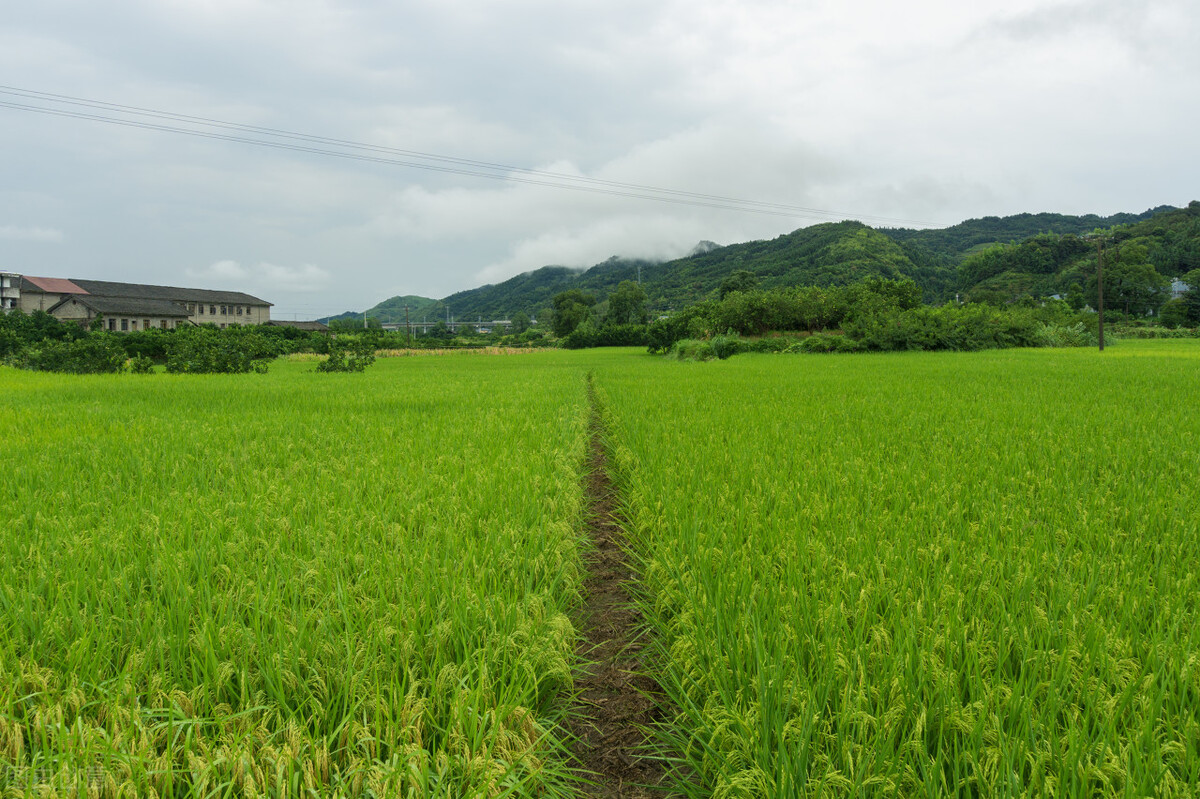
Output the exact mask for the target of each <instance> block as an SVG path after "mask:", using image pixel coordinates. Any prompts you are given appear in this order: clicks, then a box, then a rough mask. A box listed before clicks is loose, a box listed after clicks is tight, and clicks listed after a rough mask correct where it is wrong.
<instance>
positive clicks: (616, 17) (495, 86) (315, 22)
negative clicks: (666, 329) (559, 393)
mask: <svg viewBox="0 0 1200 799" xmlns="http://www.w3.org/2000/svg"><path fill="white" fill-rule="evenodd" d="M6 11H9V12H10V13H7V14H6V17H5V24H4V26H3V30H0V67H2V68H3V69H2V70H0V71H3V72H4V74H5V75H6V76H7V77H6V78H5V83H6V84H8V85H12V86H24V87H27V88H31V89H35V90H38V91H45V92H54V93H58V94H62V95H71V96H75V97H88V98H93V99H99V100H104V101H109V102H113V103H120V104H123V105H129V106H140V107H144V108H157V109H162V110H166V111H173V112H178V113H182V114H191V115H194V116H198V117H208V118H213V119H225V120H230V121H234V122H242V123H245V124H251V125H261V126H264V127H269V128H276V129H282V130H291V131H299V132H303V133H311V134H314V135H318V136H325V137H328V138H329V139H343V140H349V141H356V142H364V143H372V144H378V145H382V146H386V147H395V148H399V149H404V150H419V151H424V152H429V153H438V154H443V155H449V156H458V157H461V158H465V159H475V160H477V161H482V162H492V163H502V164H512V165H515V166H522V167H538V166H540V167H541V168H542V169H545V170H550V171H558V172H564V173H567V174H574V175H580V176H584V175H586V176H588V177H592V178H597V179H603V180H609V181H615V182H621V183H630V184H639V185H646V184H649V185H655V186H662V187H666V188H672V189H680V190H684V191H689V192H700V193H704V194H711V195H719V196H723V197H739V198H745V199H752V200H760V201H767V202H772V203H784V204H789V205H793V206H802V207H807V208H819V209H828V210H833V211H843V212H845V214H844V215H845V216H859V217H864V216H867V215H872V216H886V217H893V218H915V219H917V220H923V221H930V222H937V223H946V224H949V223H953V222H956V221H959V220H962V219H964V218H967V217H971V216H981V215H986V214H1005V213H1016V212H1019V211H1060V212H1064V213H1082V212H1091V211H1094V212H1098V213H1112V212H1114V211H1119V210H1130V211H1138V210H1142V209H1144V208H1146V207H1149V206H1152V205H1157V204H1159V203H1163V202H1169V203H1173V204H1184V203H1186V202H1187V201H1188V200H1191V199H1195V197H1194V195H1193V192H1194V187H1195V186H1196V185H1200V161H1197V160H1196V159H1195V158H1194V157H1193V156H1192V150H1193V149H1194V144H1193V142H1192V141H1191V140H1192V138H1194V137H1193V136H1192V134H1191V131H1194V130H1196V129H1198V128H1200V103H1196V102H1194V99H1195V97H1196V89H1195V85H1196V84H1195V75H1196V74H1197V69H1198V68H1200V48H1196V47H1195V46H1194V42H1195V40H1196V35H1197V26H1198V21H1200V13H1198V12H1197V10H1196V7H1195V3H1194V0H1011V1H1010V2H1006V3H1004V4H1001V5H998V4H987V3H984V4H978V3H976V4H972V3H962V2H958V0H916V2H914V3H908V4H896V3H892V2H885V0H862V2H860V3H851V4H848V3H844V2H841V1H840V0H805V2H802V3H796V2H794V0H663V2H660V3H651V4H647V3H644V2H639V0H578V2H572V3H569V4H563V3H561V2H554V1H552V0H514V2H510V3H504V4H497V3H494V2H491V0H405V2H401V3H383V2H379V1H378V0H337V1H336V2H335V1H334V0H296V2H292V3H283V4H281V3H278V2H273V0H245V1H244V2H239V1H238V0H164V2H161V3H158V4H155V3H147V2H132V3H116V4H96V3H94V2H86V0H53V2H48V3H24V4H20V3H18V4H14V5H13V8H12V9H6ZM280 141H286V140H280ZM291 143H293V144H298V143H299V142H295V141H292V142H291ZM0 149H3V150H4V151H5V152H11V153H17V154H19V155H20V157H19V158H10V159H0V187H3V188H0V219H4V220H24V219H31V218H32V219H53V220H54V221H55V223H56V225H58V226H60V228H61V229H62V230H69V231H70V236H69V237H68V236H64V235H63V234H62V233H61V232H60V230H59V229H56V228H48V227H40V228H39V227H21V226H18V225H9V226H3V227H0V240H3V241H4V242H5V244H6V247H7V248H8V249H10V250H12V251H13V253H14V257H17V258H19V259H20V260H21V262H22V264H23V268H28V269H30V270H31V271H40V272H41V273H44V274H58V273H60V272H67V273H72V274H84V273H85V272H87V273H88V274H89V276H95V277H100V278H103V277H109V278H113V279H133V280H139V279H140V280H163V281H165V280H168V278H169V279H170V280H184V279H189V280H195V281H206V282H208V283H209V285H213V286H214V287H217V286H219V287H222V288H226V287H234V286H241V285H244V286H246V287H247V290H250V291H254V292H258V293H261V294H262V295H263V296H266V297H268V298H273V297H275V296H277V295H280V296H282V298H283V299H284V300H285V301H286V300H287V297H288V295H289V294H290V293H293V292H294V293H295V297H294V300H295V305H296V306H297V308H298V309H299V310H300V311H302V312H304V313H309V312H310V306H312V307H311V312H312V313H313V314H314V315H322V314H323V313H324V312H330V311H341V310H345V309H346V308H351V307H358V308H362V307H365V306H367V305H370V304H373V303H374V302H377V301H378V300H379V299H382V298H383V297H384V296H387V294H386V292H389V291H394V292H395V293H417V294H426V295H432V296H444V295H445V294H449V293H451V292H454V291H458V290H462V289H467V288H472V287H474V286H475V285H477V284H478V281H479V280H481V279H487V280H498V279H503V278H505V277H507V276H509V275H510V274H512V273H515V272H518V271H522V270H525V269H532V268H536V267H538V266H542V265H544V264H548V263H559V264H568V265H575V266H588V265H590V264H592V263H595V262H597V261H600V260H603V259H604V258H607V257H608V256H610V255H613V254H620V255H629V256H639V255H640V256H650V257H669V256H671V255H675V254H678V253H679V252H682V251H686V250H687V249H688V248H689V247H691V246H692V245H694V244H695V243H696V241H697V240H699V239H710V240H713V241H718V242H721V243H730V242H734V241H745V240H748V239H752V238H771V237H774V236H776V235H778V234H780V233H783V232H788V231H790V230H793V229H795V228H797V227H799V226H801V225H806V224H811V223H813V222H816V221H820V218H819V217H813V216H807V215H803V214H800V213H797V214H796V215H794V216H786V217H770V216H758V215H752V214H746V213H740V212H732V211H728V210H720V209H715V208H707V207H703V205H697V206H689V205H670V204H661V203H652V202H648V201H645V200H638V199H634V198H630V197H620V196H614V195H612V194H591V193H585V192H578V191H566V190H561V189H552V188H547V187H541V186H532V185H524V184H515V183H499V182H493V181H488V180H484V179H480V178H478V177H474V176H469V175H452V174H446V173H439V172H431V171H425V170H419V169H411V168H401V167H398V166H395V165H384V164H378V163H366V162H362V161H352V160H346V159H339V158H330V157H327V156H321V155H318V154H314V153H299V152H295V151H288V150H279V149H266V148H261V147H252V146H248V145H246V144H241V143H234V142H228V141H216V140H213V139H204V138H194V137H185V136H180V135H171V134H167V133H161V132H156V131H149V130H141V129H134V128H127V127H118V126H114V125H103V124H97V123H96V122H91V121H85V120H78V119H68V118H64V117H54V116H48V115H38V114H30V113H28V112H22V111H18V110H14V109H0ZM363 152H364V154H366V151H363ZM866 221H869V222H874V221H876V220H871V219H868V220H866ZM39 242H57V245H56V246H55V247H53V248H51V247H43V246H39V244H38V243H39ZM18 250H20V252H17V251H18ZM233 253H236V254H238V256H239V258H238V259H237V260H231V261H223V260H221V259H222V258H224V257H225V256H226V255H227V254H233ZM188 264H192V265H195V264H207V266H203V267H196V266H193V267H192V268H191V269H188V268H187V265H188ZM318 264H319V265H320V266H317V265H318ZM64 265H68V266H69V268H68V266H64ZM113 270H124V272H123V273H121V272H116V271H113ZM135 273H136V274H135ZM331 274H336V275H337V276H338V278H339V279H338V280H336V281H334V280H332V279H331V278H330V275H331ZM156 276H157V277H156ZM231 284H232V285H231ZM317 305H327V307H322V308H317V307H315V306H317ZM301 306H303V307H302V308H301ZM298 312H299V311H298Z"/></svg>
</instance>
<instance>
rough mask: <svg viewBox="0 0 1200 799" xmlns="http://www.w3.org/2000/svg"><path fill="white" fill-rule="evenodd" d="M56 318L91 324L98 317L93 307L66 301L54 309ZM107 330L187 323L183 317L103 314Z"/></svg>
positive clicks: (171, 326) (123, 331) (159, 328)
mask: <svg viewBox="0 0 1200 799" xmlns="http://www.w3.org/2000/svg"><path fill="white" fill-rule="evenodd" d="M54 316H55V318H56V319H61V320H63V321H64V322H80V323H83V324H90V323H91V321H92V320H93V319H94V318H95V317H96V314H95V313H94V312H93V311H92V309H91V308H88V307H86V306H85V305H83V304H81V303H78V302H75V301H74V300H72V301H71V302H68V303H65V304H64V305H62V306H60V307H59V308H57V309H56V310H55V311H54ZM102 316H103V320H104V321H103V325H104V329H105V330H111V331H113V332H116V333H130V332H133V331H134V330H150V329H158V330H174V329H175V327H176V326H177V325H181V324H186V321H185V320H183V319H172V318H164V317H161V316H153V315H151V316H137V315H134V314H102Z"/></svg>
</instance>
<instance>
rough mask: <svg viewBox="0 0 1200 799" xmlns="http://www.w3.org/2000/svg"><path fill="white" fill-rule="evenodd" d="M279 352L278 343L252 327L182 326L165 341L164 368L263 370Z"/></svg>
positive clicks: (210, 371) (177, 370)
mask: <svg viewBox="0 0 1200 799" xmlns="http://www.w3.org/2000/svg"><path fill="white" fill-rule="evenodd" d="M281 352H282V345H281V344H280V342H278V341H276V340H273V339H270V338H268V337H266V336H264V335H262V334H261V333H259V332H258V331H257V330H255V329H254V328H246V327H230V328H226V329H224V330H218V329H217V328H215V327H212V326H211V325H203V326H200V327H183V328H179V329H178V330H176V331H175V333H174V334H173V335H172V336H171V337H170V339H169V340H168V343H167V371H168V372H172V373H182V374H219V373H225V374H241V373H246V372H258V373H265V372H266V371H267V361H269V360H271V359H273V358H276V357H278V356H279V355H280V354H281Z"/></svg>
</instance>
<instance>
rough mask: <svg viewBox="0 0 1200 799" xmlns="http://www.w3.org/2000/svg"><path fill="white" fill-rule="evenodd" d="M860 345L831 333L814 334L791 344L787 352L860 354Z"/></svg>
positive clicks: (861, 348) (861, 349)
mask: <svg viewBox="0 0 1200 799" xmlns="http://www.w3.org/2000/svg"><path fill="white" fill-rule="evenodd" d="M864 349H865V347H863V345H862V344H860V343H859V342H857V341H855V340H854V339H852V338H848V337H846V336H842V335H835V334H833V333H814V334H813V335H811V336H809V337H808V338H806V339H802V340H801V341H800V342H798V343H796V344H793V345H792V346H791V347H789V348H788V350H787V351H788V352H862V351H863V350H864Z"/></svg>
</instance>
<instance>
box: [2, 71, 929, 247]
mask: <svg viewBox="0 0 1200 799" xmlns="http://www.w3.org/2000/svg"><path fill="white" fill-rule="evenodd" d="M0 95H8V96H9V97H13V98H18V99H20V100H25V101H33V102H37V103H43V105H33V104H30V102H17V101H16V100H3V99H0V108H8V109H11V110H15V111H25V112H30V113H38V114H44V115H49V116H57V117H65V118H71V119H81V120H88V121H93V122H102V123H106V124H111V125H119V126H124V127H131V128H140V129H143V130H152V131H157V132H162V133H174V134H179V135H186V136H193V137H198V138H204V139H213V140H218V141H228V142H234V143H239V144H249V145H253V146H257V147H268V148H272V149H277V150H290V151H293V152H299V153H308V154H312V155H320V156H327V157H334V158H342V159H347V160H353V161H362V162H368V163H377V164H385V165H392V166H401V167H406V168H410V169H421V170H425V171H430V172H440V173H445V174H452V175H462V176H467V177H477V178H486V179H490V180H500V181H504V182H509V183H521V184H526V185H532V186H544V187H549V188H558V189H569V190H571V191H580V192H587V193H591V194H604V195H610V196H616V197H627V198H633V199H641V200H651V201H655V202H666V203H673V204H678V205H689V206H696V207H702V208H714V209H718V210H729V211H741V212H745V213H754V214H763V215H768V216H781V217H804V218H816V219H847V218H854V219H859V220H862V221H870V222H875V223H878V224H888V225H905V224H906V225H917V226H922V227H924V226H931V223H929V222H923V221H920V220H914V219H900V218H894V217H884V216H874V215H869V214H856V213H853V212H849V211H833V210H826V209H821V208H811V207H806V206H799V205H790V204H787V203H773V202H765V201H760V200H747V199H740V198H736V197H726V196H722V195H715V194H704V193H700V192H690V191H683V190H680V189H670V188H662V187H656V186H648V185H642V184H637V183H625V182H621V181H613V180H604V179H601V178H590V177H586V176H581V175H571V174H566V173H562V172H551V171H546V170H539V169H530V168H528V167H520V166H512V165H507V164H499V163H494V162H489V161H480V160H475V159H470V158H459V157H456V156H451V155H443V154H437V153H428V152H422V151H419V150H406V149H402V148H397V147H386V146H383V145H377V144H369V143H364V142H356V141H351V140H347V139H338V138H332V137H327V136H317V135H312V134H307V133H298V132H295V131H289V130H283V129H279V128H271V127H263V126H259V125H246V124H241V123H237V122H228V121H224V120H218V119H212V118H209V117H201V116H192V115H188V114H178V113H173V112H169V111H160V110H155V109H150V108H141V107H138V106H129V105H120V104H117V103H108V102H103V101H100V100H90V99H87V98H82V97H73V96H69V95H61V94H51V93H48V92H40V91H35V90H32V89H22V88H19V87H14V86H3V85H0ZM45 103H52V104H54V105H44V104H45ZM75 109H89V110H75ZM113 114H119V115H121V116H113ZM167 123H175V124H167ZM181 125H190V126H192V127H181ZM255 137H269V138H255ZM331 148H340V149H331ZM413 159H415V160H413Z"/></svg>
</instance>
